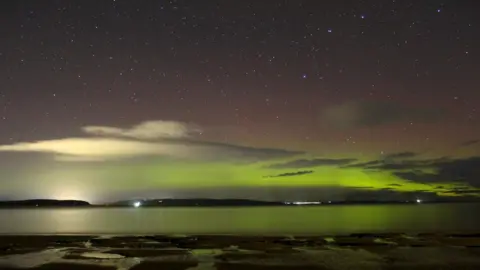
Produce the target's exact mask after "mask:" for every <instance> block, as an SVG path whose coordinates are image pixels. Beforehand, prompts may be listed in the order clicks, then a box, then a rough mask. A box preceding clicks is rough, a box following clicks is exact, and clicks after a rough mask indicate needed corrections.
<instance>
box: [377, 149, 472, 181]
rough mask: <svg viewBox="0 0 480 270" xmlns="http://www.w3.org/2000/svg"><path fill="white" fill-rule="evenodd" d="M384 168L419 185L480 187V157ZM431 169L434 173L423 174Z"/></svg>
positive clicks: (439, 160)
mask: <svg viewBox="0 0 480 270" xmlns="http://www.w3.org/2000/svg"><path fill="white" fill-rule="evenodd" d="M397 165H398V166H395V165H393V164H390V165H385V166H382V168H383V169H386V170H408V169H410V171H395V172H393V174H394V175H396V176H398V177H400V178H402V179H405V180H409V181H414V182H418V183H442V182H445V183H449V182H457V183H465V184H468V185H470V186H473V187H480V156H478V157H470V158H465V159H437V160H430V161H424V160H420V161H409V162H407V163H400V164H397ZM423 169H430V170H431V171H433V172H428V173H426V172H423Z"/></svg>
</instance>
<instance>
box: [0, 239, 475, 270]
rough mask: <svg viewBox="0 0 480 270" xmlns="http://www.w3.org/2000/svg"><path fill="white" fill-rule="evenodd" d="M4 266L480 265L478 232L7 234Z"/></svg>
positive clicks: (204, 269)
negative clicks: (286, 234) (142, 234)
mask: <svg viewBox="0 0 480 270" xmlns="http://www.w3.org/2000/svg"><path fill="white" fill-rule="evenodd" d="M7 269H8V270H13V269H44V270H55V269H71V270H76V269H78V270H83V269H86V270H89V269H92V270H93V269H121V270H127V269H132V270H141V269H173V270H177V269H178V270H184V269H191V270H194V269H198V270H208V269H218V270H226V269H232V270H240V269H248V270H257V269H258V270H260V269H280V270H281V269H285V270H287V269H305V270H310V269H317V270H323V269H388V270H396V269H480V234H470V235H462V234H456V235H455V234H443V235H440V234H417V235H405V234H380V235H379V234H352V235H343V236H342V235H339V236H310V237H293V236H278V237H275V236H268V237H261V236H230V235H229V236H220V235H212V236H210V235H198V236H195V235H189V236H184V235H177V236H164V235H149V236H80V235H53V236H41V235H28V236H20V235H3V236H0V270H7Z"/></svg>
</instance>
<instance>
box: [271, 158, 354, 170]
mask: <svg viewBox="0 0 480 270" xmlns="http://www.w3.org/2000/svg"><path fill="white" fill-rule="evenodd" d="M355 161H356V159H353V158H346V159H327V158H316V159H297V160H293V161H289V162H285V163H278V164H273V165H270V166H268V168H271V169H295V168H312V167H320V166H341V165H347V164H349V163H352V162H355Z"/></svg>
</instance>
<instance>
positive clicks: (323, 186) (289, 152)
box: [0, 0, 480, 202]
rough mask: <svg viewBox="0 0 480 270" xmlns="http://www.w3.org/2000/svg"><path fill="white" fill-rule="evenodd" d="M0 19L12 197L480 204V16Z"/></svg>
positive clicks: (128, 7)
mask: <svg viewBox="0 0 480 270" xmlns="http://www.w3.org/2000/svg"><path fill="white" fill-rule="evenodd" d="M0 5H1V6H0V13H1V14H0V15H1V16H0V21H1V26H0V29H1V33H2V34H1V42H0V71H1V73H0V199H24V198H54V199H83V200H88V201H92V202H97V201H109V200H116V199H127V198H153V197H154V198H167V197H168V198H183V197H189V198H190V197H212V198H250V199H263V200H326V199H329V200H344V199H349V200H354V199H389V200H390V199H402V200H403V199H405V198H417V197H419V196H420V197H422V198H436V197H438V196H477V195H478V194H479V193H480V192H479V188H480V170H479V169H478V168H480V124H479V120H480V118H479V117H480V115H479V108H478V106H479V105H480V91H479V90H478V85H479V83H480V77H479V76H478V72H479V71H480V57H479V55H480V51H478V48H480V31H479V29H480V28H479V27H480V18H479V17H478V15H477V14H476V10H478V7H480V6H479V3H477V1H468V0H461V1H460V0H459V1H457V0H455V1H454V0H444V1H438V0H435V1H434V0H422V1H402V0H362V1H333V0H331V1H330V0H329V1H314V0H304V1H301V0H295V1H293V0H291V1H290V0H282V1H280V0H278V1H273V0H271V1H270V0H268V1H250V0H242V1H240V0H231V1H210V0H206V1H194V0H191V1H189V0H185V1H181V0H170V1H163V0H160V1H149V0H144V1H127V0H108V1H107V0H105V1H73V0H72V1H51V0H45V1H33V0H30V1H28V0H27V1H22V0H18V1H3V2H2V3H1V4H0Z"/></svg>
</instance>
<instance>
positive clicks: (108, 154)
mask: <svg viewBox="0 0 480 270" xmlns="http://www.w3.org/2000/svg"><path fill="white" fill-rule="evenodd" d="M145 123H147V122H144V123H143V124H140V125H137V126H135V127H133V128H131V129H119V128H115V127H101V128H100V127H85V128H83V130H84V131H85V132H87V133H88V134H97V135H102V137H86V138H63V139H56V140H44V141H36V142H22V143H15V144H10V145H0V152H37V153H48V154H54V155H55V159H56V160H58V161H70V162H72V161H90V162H94V161H111V160H119V159H125V158H138V157H144V156H161V157H170V158H180V159H194V160H201V161H211V160H236V161H239V162H256V161H262V160H270V159H277V158H286V157H292V156H295V155H299V154H303V152H301V151H290V150H284V149H272V148H254V147H247V146H239V145H230V144H221V143H211V142H202V141H195V140H191V139H188V138H183V136H186V135H187V134H188V131H189V129H186V128H181V126H182V124H178V125H176V124H173V123H172V122H169V124H167V125H164V123H166V122H165V121H151V122H148V123H147V124H145ZM154 123H156V124H154ZM159 123H163V124H159ZM104 136H111V137H104ZM162 136H163V137H162ZM118 137H128V138H118ZM133 138H135V139H136V140H134V139H133ZM153 138H156V139H159V138H162V139H159V140H156V141H143V140H139V139H153Z"/></svg>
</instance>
